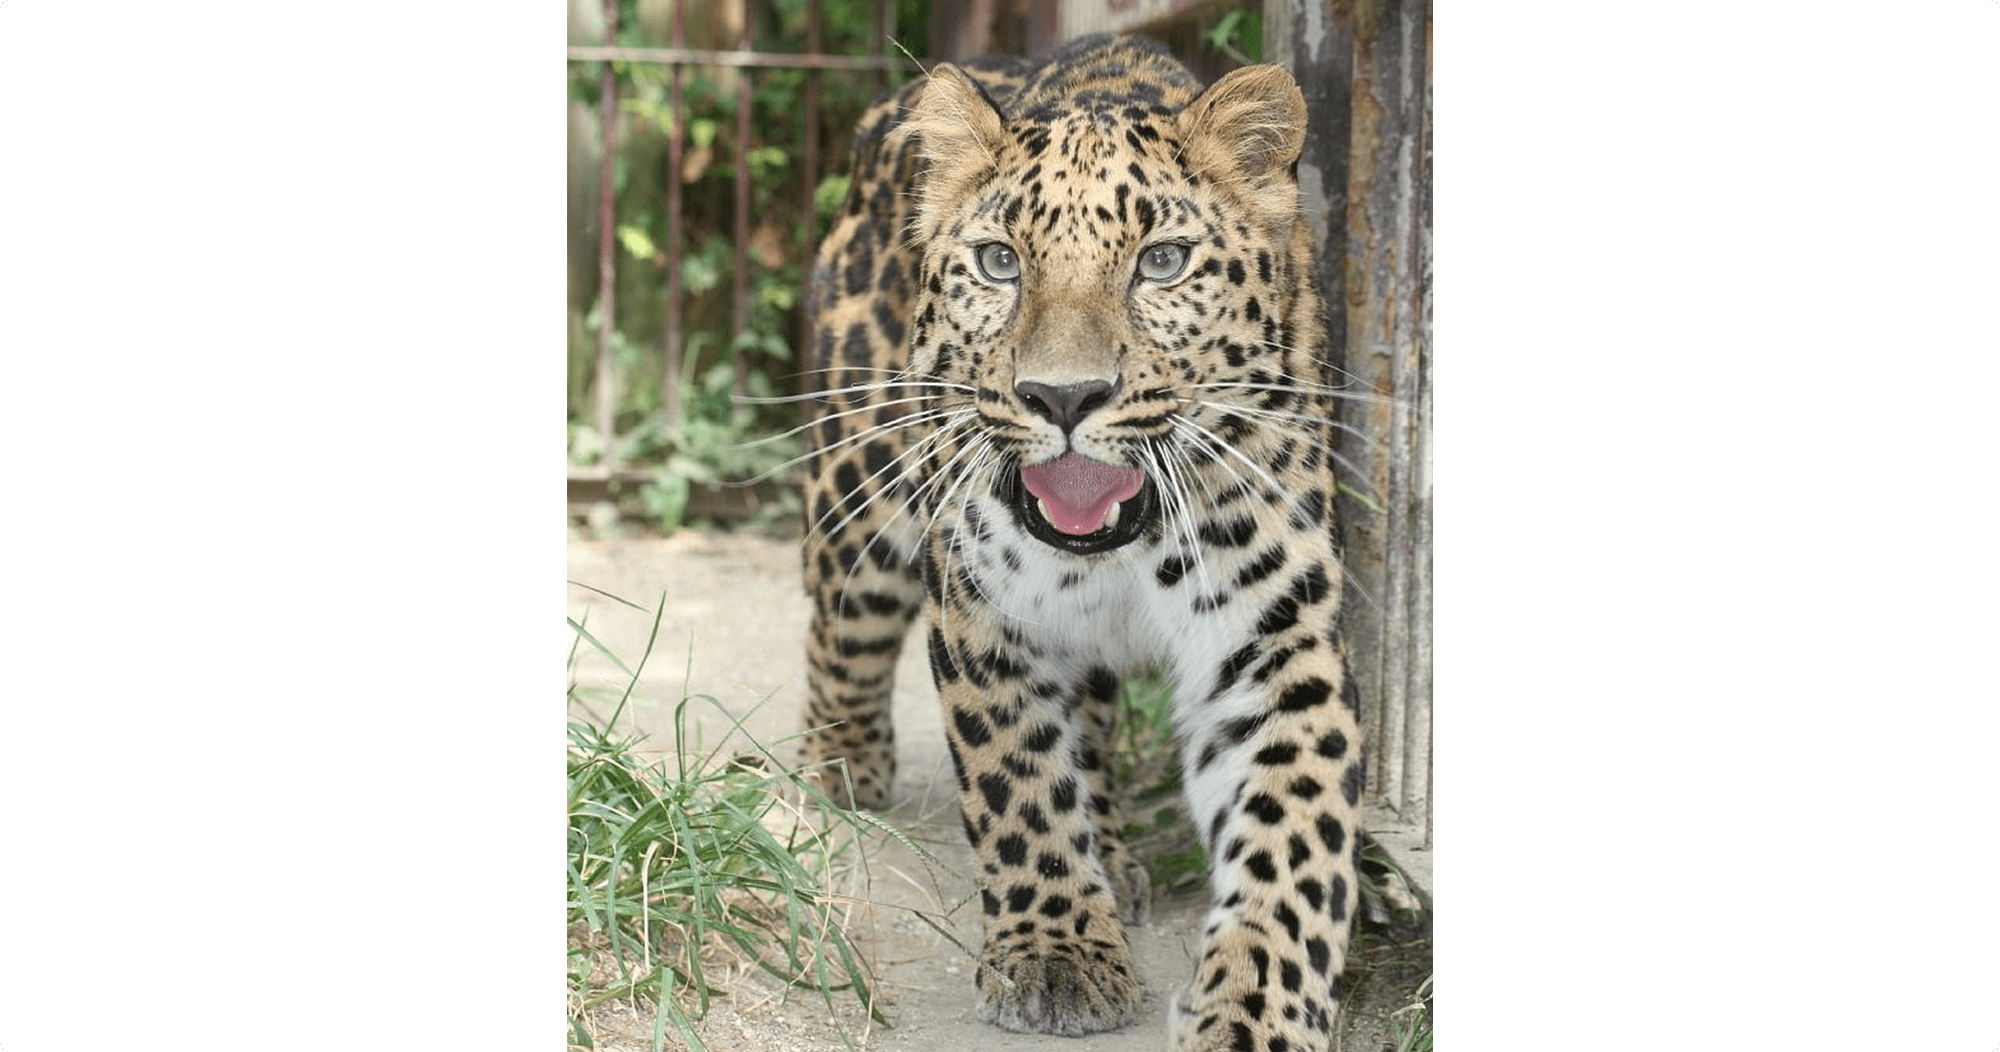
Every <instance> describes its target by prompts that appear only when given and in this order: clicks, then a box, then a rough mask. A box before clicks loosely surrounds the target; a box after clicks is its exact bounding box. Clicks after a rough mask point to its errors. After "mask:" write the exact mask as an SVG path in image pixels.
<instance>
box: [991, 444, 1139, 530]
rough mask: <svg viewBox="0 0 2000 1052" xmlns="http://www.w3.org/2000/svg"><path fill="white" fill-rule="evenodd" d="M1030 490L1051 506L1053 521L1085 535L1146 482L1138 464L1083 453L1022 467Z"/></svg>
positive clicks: (1024, 481)
mask: <svg viewBox="0 0 2000 1052" xmlns="http://www.w3.org/2000/svg"><path fill="white" fill-rule="evenodd" d="M1021 482H1022V483H1023V484H1025V485H1026V486H1027V487H1028V492H1029V493H1032V494H1034V495H1035V496H1037V497H1040V498H1041V499H1042V503H1043V504H1045V505H1047V506H1048V509H1049V521H1050V522H1051V523H1053V524H1054V525H1055V528H1056V529H1058V530H1061V531H1062V532H1064V533H1068V534H1074V535H1078V536H1081V535H1083V534H1086V533H1095V532H1097V531H1098V530H1100V529H1103V528H1104V516H1105V515H1106V514H1108V513H1109V512H1110V511H1111V506H1112V505H1113V504H1116V503H1118V502H1119V501H1121V500H1127V499H1129V498H1131V496H1132V495H1133V494H1135V493H1138V492H1139V487H1141V486H1143V485H1145V484H1146V474H1145V472H1143V471H1140V470H1139V469H1138V468H1115V467H1112V466H1111V465H1109V464H1100V463H1098V462H1097V461H1095V460H1092V459H1090V458H1089V457H1086V456H1083V455H1082V454H1079V453H1065V454H1063V455H1062V457H1061V459H1058V460H1052V461H1050V462H1048V463H1046V464H1037V465H1035V466H1033V467H1026V468H1022V469H1021Z"/></svg>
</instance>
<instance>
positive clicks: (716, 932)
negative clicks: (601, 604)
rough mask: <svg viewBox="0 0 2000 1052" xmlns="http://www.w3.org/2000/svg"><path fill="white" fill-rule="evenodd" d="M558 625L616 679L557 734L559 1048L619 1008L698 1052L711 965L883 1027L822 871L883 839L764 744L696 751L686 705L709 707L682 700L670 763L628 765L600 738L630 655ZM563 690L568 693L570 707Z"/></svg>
mask: <svg viewBox="0 0 2000 1052" xmlns="http://www.w3.org/2000/svg"><path fill="white" fill-rule="evenodd" d="M662 610H664V598H663V599H662V606H661V608H660V609H656V610H654V611H652V613H653V615H654V620H653V633H654V636H655V637H657V634H658V631H659V616H660V612H661V611H662ZM571 627H572V628H573V630H574V631H575V634H576V642H577V643H584V642H588V643H589V644H590V645H591V646H592V647H593V648H596V649H598V650H600V651H602V652H603V653H604V654H605V656H606V657H607V658H611V660H612V663H613V665H615V666H616V667H618V668H619V669H620V671H621V672H625V673H626V675H627V676H628V677H629V678H628V680H627V682H626V684H625V687H624V690H623V692H622V695H621V696H620V697H619V700H618V704H617V707H616V708H615V709H614V710H613V711H612V713H611V715H610V716H609V717H608V718H606V719H604V720H602V721H601V722H600V721H596V720H574V721H572V722H571V723H570V725H569V832H568V837H569V853H568V859H567V866H566V868H567V871H568V884H569V914H568V920H569V931H570V946H569V968H568V972H569V992H568V993H569V997H568V1001H569V1023H570V1033H571V1038H570V1040H571V1044H572V1046H573V1047H591V1045H592V1040H591V1034H590V1025H589V1019H588V1014H587V1013H588V1010H589V1009H590V1008H592V1007H593V1006H595V1005H599V1004H602V1003H603V1002H605V1001H608V1000H611V999H614V998H634V999H638V1000H641V1001H647V1002H651V1003H652V1004H653V1005H654V1006H655V1009H656V1012H655V1022H654V1030H653V1043H654V1047H655V1049H661V1048H664V1047H665V1044H666V1035H667V1032H668V1031H669V1030H672V1031H673V1032H674V1033H675V1034H676V1035H677V1036H678V1037H679V1038H680V1040H681V1041H682V1042H684V1043H685V1045H686V1047H688V1048H690V1049H694V1050H703V1049H704V1047H705V1046H704V1045H703V1044H702V1041H701V1039H700V1037H699V1036H698V1035H697V1034H696V1032H695V1028H694V1022H695V1021H696V1020H698V1019H700V1018H701V1016H702V1015H703V1014H705V1013H706V1012H707V1011H708V1009H709V1005H710V1002H711V1000H712V999H713V998H716V997H721V996H726V990H725V989H722V988H720V986H719V982H720V980H719V978H718V977H717V976H714V975H712V974H711V972H712V971H713V970H714V968H715V962H716V961H717V960H718V959H719V958H723V957H734V958H736V959H737V961H739V962H743V963H747V964H748V965H749V966H751V967H754V968H756V969H760V970H762V971H764V972H766V973H768V974H770V975H772V976H774V977H776V978H777V979H778V980H779V981H781V982H783V983H784V984H786V985H787V986H788V987H799V988H803V989H808V990H811V991H815V992H816V993H817V994H818V995H819V997H820V998H821V999H823V1000H824V1001H825V1002H826V1004H827V1007H828V1008H829V1009H830V1010H831V1009H833V1008H834V999H835V995H836V994H840V995H842V996H852V997H853V998H854V999H855V1000H856V1001H858V1002H859V1004H860V1005H862V1006H863V1007H864V1008H866V1009H867V1011H868V1013H869V1015H870V1017H871V1018H873V1019H874V1020H875V1021H877V1022H883V1023H886V1022H887V1020H886V1019H885V1018H884V1017H883V1016H882V1015H881V1013H880V1012H879V1011H878V1010H877V1009H876V1007H875V1005H874V997H873V992H872V989H871V985H870V975H869V973H868V969H867V967H866V966H865V964H864V963H863V961H862V959H861V958H860V957H859V955H858V954H857V953H856V952H855V950H854V947H853V946H852V945H851V944H850V943H849V942H848V940H847V938H846V936H845V935H844V934H843V933H842V931H841V923H842V921H843V919H844V918H843V911H844V910H845V909H846V908H847V907H848V906H849V905H850V904H852V902H853V901H854V900H852V899H851V898H846V897H843V896H840V895H837V894H835V893H834V892H833V890H832V888H831V884H832V878H831V875H830V874H831V872H832V871H833V870H834V869H835V868H836V867H837V866H840V865H843V864H845V863H846V862H848V861H852V859H851V856H855V855H858V854H860V853H861V852H862V851H863V850H864V838H865V837H866V836H868V835H871V834H880V833H882V832H884V831H887V832H888V833H890V834H891V835H898V834H896V831H894V830H888V829H887V827H886V826H884V825H883V823H882V822H881V820H880V819H876V818H873V817H872V816H867V815H860V814H856V813H854V812H850V811H845V810H843V809H841V808H838V807H836V806H834V804H833V802H832V801H831V800H829V799H828V798H827V797H826V796H825V795H824V794H823V793H821V792H820V791H819V789H818V788H817V787H816V786H815V785H814V784H812V783H811V782H810V781H809V780H808V779H806V778H804V777H803V776H802V775H801V774H800V773H799V772H797V771H794V770H792V769H790V768H788V767H787V766H786V765H785V764H784V763H782V762H781V761H779V760H778V758H777V757H776V756H774V755H772V753H771V751H770V749H769V748H767V747H766V746H765V745H764V744H761V743H757V742H754V741H752V742H751V748H750V751H749V752H747V753H745V754H741V755H723V754H722V751H721V749H720V748H719V747H717V748H712V749H708V750H706V751H704V750H703V749H702V748H701V746H700V745H699V743H697V742H694V741H692V740H691V739H690V737H689V726H688V715H689V707H690V706H691V705H695V704H701V703H706V704H711V705H714V706H715V707H716V708H717V709H718V710H721V709H722V706H721V704H720V703H719V702H717V701H716V700H715V699H713V698H710V697H706V696H701V695H694V696H688V695H685V693H684V695H683V697H682V698H681V700H680V701H679V702H678V703H677V704H676V706H675V709H674V739H675V740H674V741H673V742H672V743H671V745H672V748H671V750H670V754H669V755H668V756H666V757H662V758H649V757H647V756H643V755H642V754H641V753H640V752H639V751H638V747H639V746H640V745H641V744H642V743H643V742H644V740H645V738H644V736H643V735H637V734H625V735H620V734H617V733H615V732H614V730H613V728H615V727H616V725H617V722H618V717H619V716H620V715H621V714H622V713H623V712H624V711H625V707H626V704H627V703H628V702H629V701H630V700H631V698H632V694H633V688H634V687H635V686H636V685H637V683H638V680H639V674H640V673H641V672H642V671H643V670H644V668H645V659H644V658H642V659H641V660H640V662H639V664H638V665H637V666H635V667H633V668H631V669H630V670H627V669H626V667H625V665H624V663H622V662H619V661H617V659H616V658H615V657H612V655H611V654H610V652H609V651H608V650H605V648H604V647H603V646H602V644H600V643H599V642H598V641H597V640H596V639H595V638H594V637H592V636H591V635H590V633H589V632H588V630H587V629H586V628H585V627H584V626H583V625H582V624H580V623H577V622H574V621H572V622H571ZM651 653H652V640H651V639H649V640H648V643H647V650H646V656H647V657H650V656H651ZM574 661H575V648H574V647H572V651H571V662H572V665H573V664H574ZM577 692H578V688H577V687H576V686H575V684H574V683H572V685H571V688H570V693H571V697H572V699H574V698H575V697H576V695H577ZM724 715H725V716H727V715H728V714H727V713H726V712H724ZM731 722H732V725H733V726H732V730H731V733H732V734H735V733H737V732H740V731H741V730H742V720H741V719H740V718H731ZM745 737H746V738H747V735H746V736H745ZM727 740H729V739H728V737H725V738H724V741H727Z"/></svg>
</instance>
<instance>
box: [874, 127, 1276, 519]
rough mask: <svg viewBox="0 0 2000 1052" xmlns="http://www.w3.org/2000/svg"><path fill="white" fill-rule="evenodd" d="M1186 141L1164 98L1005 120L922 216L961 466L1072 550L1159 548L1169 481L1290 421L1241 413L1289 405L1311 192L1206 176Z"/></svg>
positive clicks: (933, 340)
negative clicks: (1296, 250)
mask: <svg viewBox="0 0 2000 1052" xmlns="http://www.w3.org/2000/svg"><path fill="white" fill-rule="evenodd" d="M1189 130H1190V129H1186V128H1183V127H1182V117H1181V115H1180V114H1176V113H1174V112H1172V111H1169V110H1167V109H1166V108H1165V107H1161V106H1153V107H1150V108H1145V107H1139V106H1126V107H1124V108H1122V109H1118V110H1105V109H1099V110H1090V111H1083V112H1073V113H1069V114H1066V115H1063V116H1061V117H1058V118H1056V119H1053V120H1050V119H1039V120H1038V119H1020V120H1012V121H1006V122H1004V124H1002V125H1000V135H999V137H998V138H997V140H996V141H994V142H992V143H991V144H990V145H991V146H992V147H994V148H993V150H992V154H991V157H992V163H991V164H990V165H981V166H980V168H981V171H980V172H979V174H978V175H977V177H976V178H974V179H971V180H969V181H966V182H965V184H964V185H963V186H962V187H961V191H962V192H960V193H958V194H956V195H955V196H954V198H952V199H951V200H949V201H947V202H944V203H943V204H941V205H939V206H938V207H935V208H933V209H932V210H931V211H930V212H929V213H928V214H927V215H926V216H925V219H926V220H927V221H928V224H929V229H930V230H931V231H932V233H931V234H930V236H929V237H928V239H927V240H926V241H925V243H924V247H925V252H924V257H923V271H922V274H923V277H922V282H921V285H920V289H919V292H918V298H917V301H916V304H915V324H914V329H913V333H912V352H913V364H914V367H915V370H916V371H917V372H919V373H922V374H926V375H928V376H929V377H930V378H932V379H934V380H936V381H939V382H942V383H945V384H950V385H956V386H954V387H951V388H949V389H948V390H949V392H950V394H949V395H948V396H947V397H946V398H945V399H944V400H945V401H947V402H953V403H958V404H961V405H963V406H964V408H965V409H969V410H971V412H970V413H965V414H962V415H959V416H953V417H949V418H947V419H948V420H949V422H950V424H952V425H955V426H957V427H958V428H960V429H961V430H962V431H963V433H964V436H965V437H966V438H967V439H969V441H968V442H966V443H962V444H961V446H960V449H961V455H962V456H963V457H964V458H965V459H964V461H963V462H962V464H961V467H966V468H970V469H973V470H974V471H979V470H980V469H981V468H990V469H991V472H990V473H991V476H992V481H991V484H990V486H989V487H988V488H989V490H990V493H991V496H992V497H993V498H994V499H996V500H998V501H1001V502H1002V503H1004V504H1005V505H1006V506H1007V508H1008V509H1009V511H1010V512H1011V514H1012V516H1013V518H1014V520H1015V521H1016V522H1017V524H1018V525H1019V526H1020V527H1021V528H1022V529H1023V530H1024V531H1025V532H1027V533H1028V534H1030V535H1031V536H1033V537H1035V538H1036V539H1037V540H1039V541H1041V542H1042V543H1044V544H1046V545H1048V546H1049V547H1051V548H1054V549H1056V550H1059V551H1065V552H1070V553H1073V554H1094V553H1099V552H1106V551H1110V550H1113V549H1117V548H1120V547H1123V546H1125V545H1128V544H1130V543H1132V542H1133V541H1135V540H1138V539H1139V538H1141V537H1147V536H1154V535H1157V534H1158V532H1159V529H1160V523H1161V517H1162V514H1163V509H1164V510H1165V511H1168V512H1170V511H1171V502H1170V501H1163V500H1162V499H1161V491H1162V484H1163V483H1164V484H1166V485H1167V487H1168V489H1169V492H1171V491H1172V490H1173V489H1174V488H1176V487H1175V483H1174V478H1173V476H1175V474H1176V473H1177V471H1185V470H1188V469H1191V468H1192V467H1193V466H1194V465H1195V464H1200V463H1207V462H1209V461H1211V460H1215V459H1217V458H1220V457H1224V456H1227V454H1226V453H1225V452H1224V444H1225V443H1228V444H1231V445H1234V444H1237V443H1240V442H1242V441H1243V439H1244V438H1245V432H1246V431H1251V430H1256V429H1260V428H1270V427H1271V426H1272V425H1273V424H1275V423H1277V422H1278V418H1276V417H1272V416H1269V415H1257V413H1253V412H1245V411H1244V408H1245V407H1248V408H1250V409H1253V410H1258V411H1260V412H1263V411H1266V409H1267V407H1268V406H1269V405H1270V404H1271V403H1273V402H1274V401H1281V400H1282V396H1281V395H1280V396H1279V397H1278V398H1277V399H1274V398H1273V397H1272V395H1273V394H1274V393H1275V392H1272V391H1271V390H1270V388H1272V387H1274V386H1282V377H1283V373H1284V369H1283V367H1282V366H1281V365H1279V364H1277V363H1278V359H1279V358H1280V354H1279V353H1278V352H1279V351H1280V350H1281V349H1282V345H1283V342H1284V337H1285V333H1284V332H1282V331H1281V326H1280V322H1279V312H1280V303H1281V295H1280V292H1281V282H1283V281H1284V280H1285V278H1286V275H1285V274H1284V273H1283V271H1284V269H1285V268H1284V264H1283V260H1284V259H1285V257H1286V245H1285V243H1284V238H1285V237H1286V236H1287V235H1288V233H1289V231H1290V228H1291V225H1292V220H1293V219H1294V218H1295V216H1296V205H1295V202H1296V200H1297V190H1296V186H1295V185H1294V184H1292V183H1291V181H1290V179H1289V177H1288V176H1287V177H1285V178H1282V179H1279V180H1275V181H1264V182H1260V183H1258V184H1256V185H1255V186H1250V185H1246V184H1244V183H1242V182H1232V181H1230V180H1227V179H1221V178H1215V177H1212V175H1211V174H1210V173H1204V172H1203V171H1201V170H1198V169H1196V168H1194V167H1192V166H1191V162H1190V158H1189V157H1188V156H1187V151H1186V149H1185V147H1186V139H1187V137H1188V133H1189ZM1195 131H1196V133H1197V134H1199V130H1198V129H1195ZM960 178H961V179H963V175H961V176H960ZM1246 197H1254V198H1255V199H1251V200H1246ZM968 450H973V451H968ZM982 474H983V473H982Z"/></svg>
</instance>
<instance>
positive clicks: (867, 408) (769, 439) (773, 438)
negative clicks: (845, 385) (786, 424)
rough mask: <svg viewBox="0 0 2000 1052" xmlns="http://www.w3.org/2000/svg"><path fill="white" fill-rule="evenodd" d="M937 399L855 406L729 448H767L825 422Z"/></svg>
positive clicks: (892, 401)
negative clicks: (788, 429) (782, 431)
mask: <svg viewBox="0 0 2000 1052" xmlns="http://www.w3.org/2000/svg"><path fill="white" fill-rule="evenodd" d="M935 397H936V396H935V395H916V396H914V397H910V398H893V399H890V400H889V401H887V402H874V403H871V404H868V405H858V406H855V407H854V408H852V409H843V410H841V411H840V412H838V413H821V414H820V415H818V416H816V417H814V418H813V419H812V420H811V421H810V422H808V423H804V424H800V425H799V426H797V427H795V428H792V429H791V430H790V431H787V432H785V433H783V434H779V435H767V436H765V437H763V438H759V439H753V440H751V441H749V442H743V443H740V444H738V445H734V446H730V447H729V448H730V449H755V448H756V447H758V446H767V445H770V444H771V443H773V442H779V441H783V440H784V439H787V438H791V437H793V436H794V435H798V434H801V433H803V432H806V431H810V430H812V429H813V428H815V427H818V426H819V425H820V424H821V423H822V422H824V421H827V420H838V419H840V418H841V417H844V416H853V415H854V414H856V413H869V412H874V411H876V410H879V409H885V408H887V407H889V406H892V405H907V404H909V403H911V402H928V401H930V400H931V399H932V398H935Z"/></svg>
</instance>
